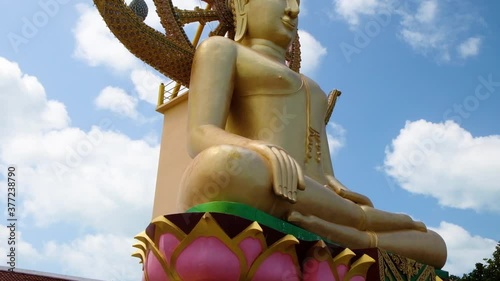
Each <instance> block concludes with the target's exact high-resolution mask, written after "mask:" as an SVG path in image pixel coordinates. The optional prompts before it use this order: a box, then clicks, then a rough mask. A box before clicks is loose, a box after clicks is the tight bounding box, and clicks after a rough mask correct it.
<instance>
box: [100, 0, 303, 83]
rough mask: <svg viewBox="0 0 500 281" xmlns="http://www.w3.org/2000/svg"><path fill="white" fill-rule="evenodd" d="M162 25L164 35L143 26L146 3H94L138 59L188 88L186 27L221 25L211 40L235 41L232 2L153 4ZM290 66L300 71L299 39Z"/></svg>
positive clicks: (157, 0)
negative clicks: (181, 6) (201, 5)
mask: <svg viewBox="0 0 500 281" xmlns="http://www.w3.org/2000/svg"><path fill="white" fill-rule="evenodd" d="M153 2H154V5H155V7H156V12H157V13H158V16H159V18H160V23H161V25H162V27H163V28H164V30H165V33H161V32H159V31H157V30H155V29H153V28H152V27H150V26H148V25H147V24H145V23H144V19H145V18H146V16H147V12H148V8H147V5H146V3H145V2H144V0H134V1H132V2H131V3H130V5H129V6H127V5H126V3H124V1H123V0H94V3H95V5H96V7H97V9H98V10H99V13H100V14H101V16H102V18H103V19H104V21H105V22H106V25H107V26H108V27H109V29H110V30H111V32H112V33H113V34H114V35H115V36H116V38H117V39H118V40H119V41H120V42H121V43H122V44H123V45H124V46H125V47H126V48H127V49H128V50H129V51H130V52H131V53H132V54H134V55H135V56H136V57H137V58H139V59H140V60H142V61H144V62H145V63H147V64H149V65H150V66H152V67H153V68H155V69H156V70H157V71H159V72H160V73H162V74H164V75H165V76H167V77H169V78H171V79H172V80H174V81H176V82H178V83H179V84H181V85H183V86H186V87H189V81H190V75H191V65H192V63H193V57H194V53H195V49H196V46H195V45H196V44H194V45H193V43H192V42H191V41H190V40H189V38H188V36H187V35H186V32H185V31H184V25H185V24H187V23H192V22H199V23H200V25H205V23H207V22H212V21H218V25H217V27H216V28H215V29H214V30H212V31H211V32H210V34H209V36H227V37H229V38H231V39H233V38H234V34H235V30H234V29H235V28H234V17H233V13H232V8H231V6H230V5H231V3H232V1H231V0H204V2H206V3H207V6H206V8H205V9H201V8H199V7H194V8H193V10H181V9H178V8H177V7H175V6H174V5H173V3H172V1H171V0H153ZM286 60H287V62H286V63H287V65H288V66H289V67H290V68H291V69H292V70H294V71H296V72H298V71H299V69H300V43H299V39H298V35H297V36H296V37H295V40H294V41H293V42H292V44H291V45H290V48H289V50H288V53H287V56H286Z"/></svg>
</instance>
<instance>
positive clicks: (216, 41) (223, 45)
mask: <svg viewBox="0 0 500 281" xmlns="http://www.w3.org/2000/svg"><path fill="white" fill-rule="evenodd" d="M238 47H239V44H238V43H236V42H234V41H233V40H231V39H228V38H226V37H222V36H212V37H209V38H207V39H205V40H204V41H203V42H202V43H201V44H200V46H199V47H198V48H197V52H211V53H212V52H237V49H238Z"/></svg>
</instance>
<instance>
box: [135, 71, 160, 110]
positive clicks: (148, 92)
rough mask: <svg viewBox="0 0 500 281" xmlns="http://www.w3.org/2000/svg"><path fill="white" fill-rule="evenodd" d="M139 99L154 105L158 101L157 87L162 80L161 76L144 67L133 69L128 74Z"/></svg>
mask: <svg viewBox="0 0 500 281" xmlns="http://www.w3.org/2000/svg"><path fill="white" fill-rule="evenodd" d="M130 79H131V80H132V82H133V83H134V87H135V91H136V92H137V95H138V96H139V99H141V100H143V101H146V102H148V103H150V104H153V105H156V104H157V102H158V87H159V86H160V83H162V82H164V80H163V79H162V78H160V77H159V76H158V75H156V74H154V73H153V72H151V71H149V70H146V69H135V70H133V71H132V73H131V74H130ZM165 83H168V82H165Z"/></svg>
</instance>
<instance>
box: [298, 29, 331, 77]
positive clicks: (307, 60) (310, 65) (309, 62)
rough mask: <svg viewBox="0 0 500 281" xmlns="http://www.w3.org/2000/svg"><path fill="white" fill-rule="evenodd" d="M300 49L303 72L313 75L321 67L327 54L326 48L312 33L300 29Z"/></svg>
mask: <svg viewBox="0 0 500 281" xmlns="http://www.w3.org/2000/svg"><path fill="white" fill-rule="evenodd" d="M299 38H300V50H301V57H302V65H301V69H300V70H301V72H302V73H306V74H308V75H311V74H312V73H314V70H315V69H316V68H318V67H319V64H320V62H321V59H322V58H323V57H324V56H325V55H326V53H327V51H326V48H325V47H323V45H321V43H320V42H319V41H318V40H316V38H314V37H313V36H312V35H311V34H310V33H308V32H307V31H304V30H299Z"/></svg>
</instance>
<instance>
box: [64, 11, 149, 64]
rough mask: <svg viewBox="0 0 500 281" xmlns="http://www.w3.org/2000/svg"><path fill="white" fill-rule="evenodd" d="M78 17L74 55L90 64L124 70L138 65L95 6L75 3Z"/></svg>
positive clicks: (74, 31)
mask: <svg viewBox="0 0 500 281" xmlns="http://www.w3.org/2000/svg"><path fill="white" fill-rule="evenodd" d="M76 7H77V10H78V13H79V18H78V21H77V24H76V27H75V28H74V29H73V33H74V36H75V39H76V49H75V51H74V55H75V57H77V58H79V59H82V60H83V61H85V62H87V63H88V64H89V65H91V66H100V65H104V66H107V67H110V68H112V69H114V70H118V71H126V70H130V69H132V68H135V67H137V66H138V65H139V63H138V60H137V59H136V58H135V57H134V56H133V55H132V54H131V53H130V52H129V51H128V50H127V49H126V48H125V47H124V46H123V45H122V44H121V43H120V42H119V41H118V39H116V38H115V36H114V35H113V34H112V33H111V31H110V30H109V28H108V27H107V26H106V24H105V22H104V20H103V19H102V17H101V15H99V12H98V11H97V9H96V8H94V7H91V6H89V5H87V4H77V5H76Z"/></svg>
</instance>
